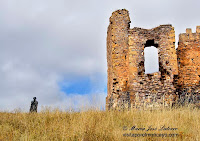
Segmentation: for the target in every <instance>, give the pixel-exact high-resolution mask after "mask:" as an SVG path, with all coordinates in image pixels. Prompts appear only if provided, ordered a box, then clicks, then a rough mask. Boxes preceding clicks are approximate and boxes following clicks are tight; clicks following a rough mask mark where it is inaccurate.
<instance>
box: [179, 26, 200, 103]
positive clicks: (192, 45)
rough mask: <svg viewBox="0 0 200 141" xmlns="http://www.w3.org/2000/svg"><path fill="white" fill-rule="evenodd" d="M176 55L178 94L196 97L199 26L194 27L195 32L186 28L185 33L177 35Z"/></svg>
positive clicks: (199, 65) (199, 68)
mask: <svg viewBox="0 0 200 141" xmlns="http://www.w3.org/2000/svg"><path fill="white" fill-rule="evenodd" d="M177 57H178V58H177V60H178V66H179V67H178V68H179V71H178V73H179V75H178V86H179V93H180V96H181V97H185V95H187V96H189V97H190V99H191V98H192V95H193V96H194V97H196V99H197V97H198V95H199V91H200V89H199V82H200V79H199V77H200V26H197V27H196V33H192V30H191V29H190V28H187V29H186V33H182V34H180V35H179V45H178V49H177ZM184 99H185V98H184ZM191 100H192V99H191Z"/></svg>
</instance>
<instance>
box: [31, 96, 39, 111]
mask: <svg viewBox="0 0 200 141" xmlns="http://www.w3.org/2000/svg"><path fill="white" fill-rule="evenodd" d="M37 106H38V101H37V100H36V97H33V101H31V107H30V112H31V113H32V112H36V113H37Z"/></svg>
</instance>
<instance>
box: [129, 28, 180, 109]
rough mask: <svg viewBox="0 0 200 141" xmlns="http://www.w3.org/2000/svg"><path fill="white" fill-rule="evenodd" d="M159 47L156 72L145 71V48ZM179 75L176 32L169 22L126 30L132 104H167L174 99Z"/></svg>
mask: <svg viewBox="0 0 200 141" xmlns="http://www.w3.org/2000/svg"><path fill="white" fill-rule="evenodd" d="M150 46H154V47H156V48H157V49H158V57H159V58H158V60H159V72H155V73H152V74H145V68H144V62H145V59H144V48H145V47H150ZM177 74H178V68H177V56H176V50H175V32H174V28H173V27H172V26H171V25H161V26H159V27H156V28H153V29H149V30H148V29H142V28H133V29H130V30H129V91H130V100H131V105H132V107H141V106H142V107H152V106H156V105H157V106H160V105H163V106H169V105H170V104H171V105H172V104H173V102H174V101H175V98H176V95H175V90H176V89H175V88H174V86H173V81H174V76H175V75H177Z"/></svg>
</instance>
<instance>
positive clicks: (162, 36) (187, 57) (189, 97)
mask: <svg viewBox="0 0 200 141" xmlns="http://www.w3.org/2000/svg"><path fill="white" fill-rule="evenodd" d="M130 22H131V21H130V18H129V12H128V11H127V10H125V9H122V10H117V11H115V12H113V13H112V16H111V17H110V24H109V26H108V32H107V65H108V70H107V73H108V83H107V92H108V94H107V97H106V108H107V109H113V108H114V109H116V108H131V107H160V106H164V107H165V106H173V105H174V104H175V103H179V104H184V103H199V102H200V78H199V77H200V58H199V57H200V26H197V27H196V33H192V31H191V29H186V33H182V34H180V35H179V43H178V48H177V49H175V31H174V27H173V26H172V25H169V24H168V25H160V26H158V27H156V28H152V29H143V28H138V27H134V28H132V29H130ZM150 46H154V47H156V48H157V50H158V60H159V61H158V62H159V63H158V64H159V71H158V72H155V73H150V74H146V73H145V65H144V62H145V58H144V49H145V48H146V47H150Z"/></svg>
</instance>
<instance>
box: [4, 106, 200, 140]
mask: <svg viewBox="0 0 200 141" xmlns="http://www.w3.org/2000/svg"><path fill="white" fill-rule="evenodd" d="M164 125H165V127H170V128H178V129H177V130H174V131H172V130H165V131H159V129H160V127H162V126H164ZM125 126H126V127H125ZM133 126H135V128H134V127H133ZM149 126H151V127H152V128H157V129H155V130H154V131H145V130H147V129H148V128H149ZM132 127H133V128H134V129H133V128H132ZM131 128H132V129H133V130H130V129H131ZM136 128H145V130H141V129H140V130H136ZM130 133H131V134H130ZM145 133H146V136H145V135H144V134H145ZM124 134H125V135H131V136H132V134H143V136H144V137H142V135H140V137H131V136H128V137H126V136H123V135H124ZM147 134H157V135H158V134H168V135H169V134H178V136H176V137H163V138H162V137H155V136H151V135H147ZM1 140H3V141H4V140H5V141H7V140H36V141H43V140H45V141H49V140H59V141H61V140H66V141H68V140H69V141H70V140H73V141H74V140H83V141H90V140H91V141H96V140H97V141H102V140H103V141H104V140H106V141H112V140H114V141H125V140H181V141H182V140H185V141H189V140H194V141H198V140H200V110H199V109H191V108H189V107H183V108H177V109H157V110H145V111H144V110H132V111H123V112H122V111H121V112H119V111H100V110H87V111H83V112H61V111H59V110H54V111H51V112H50V111H49V110H46V111H42V112H39V113H35V114H34V113H33V114H30V113H22V112H15V113H7V112H1V113H0V141H1Z"/></svg>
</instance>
